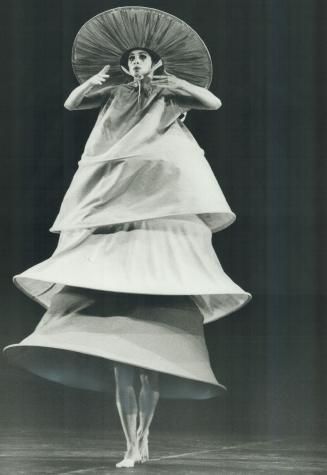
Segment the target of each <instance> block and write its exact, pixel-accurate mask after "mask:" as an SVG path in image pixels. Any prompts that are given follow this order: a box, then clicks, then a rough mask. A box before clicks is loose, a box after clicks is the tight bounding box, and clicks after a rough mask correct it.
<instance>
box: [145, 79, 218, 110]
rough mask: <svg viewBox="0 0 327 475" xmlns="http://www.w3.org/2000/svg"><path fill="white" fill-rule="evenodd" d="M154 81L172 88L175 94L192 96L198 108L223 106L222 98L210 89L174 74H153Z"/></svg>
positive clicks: (209, 108) (210, 108) (213, 108)
mask: <svg viewBox="0 0 327 475" xmlns="http://www.w3.org/2000/svg"><path fill="white" fill-rule="evenodd" d="M152 82H153V83H154V84H156V85H158V86H160V87H163V88H166V89H169V90H171V91H172V92H173V93H174V94H177V95H181V96H185V97H190V98H192V99H193V100H194V107H195V108H197V109H208V110H216V109H219V107H221V106H222V102H221V100H220V99H219V98H218V97H216V96H215V95H214V94H213V93H212V92H210V91H208V89H206V88H204V87H200V86H195V85H194V84H191V83H189V82H188V81H186V80H185V79H180V78H178V77H176V76H173V75H172V74H167V75H160V76H153V79H152Z"/></svg>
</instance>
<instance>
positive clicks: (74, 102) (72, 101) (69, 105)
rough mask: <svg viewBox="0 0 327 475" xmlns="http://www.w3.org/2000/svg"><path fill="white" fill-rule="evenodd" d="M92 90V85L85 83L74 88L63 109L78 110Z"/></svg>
mask: <svg viewBox="0 0 327 475" xmlns="http://www.w3.org/2000/svg"><path fill="white" fill-rule="evenodd" d="M93 89H94V85H93V84H90V83H89V82H88V81H85V82H84V83H83V84H81V85H80V86H78V87H76V88H75V89H74V90H73V91H72V92H71V93H70V94H69V96H68V98H67V99H66V101H65V104H64V107H65V108H66V109H68V110H74V109H76V108H78V106H80V105H81V103H82V102H83V99H84V98H85V97H87V95H88V94H89V93H90V92H91V91H92V90H93Z"/></svg>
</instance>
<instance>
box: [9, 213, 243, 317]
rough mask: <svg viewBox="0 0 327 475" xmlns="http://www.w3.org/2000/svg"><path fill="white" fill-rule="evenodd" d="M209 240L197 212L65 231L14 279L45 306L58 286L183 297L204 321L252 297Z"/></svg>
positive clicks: (226, 313) (209, 236)
mask: <svg viewBox="0 0 327 475" xmlns="http://www.w3.org/2000/svg"><path fill="white" fill-rule="evenodd" d="M211 237H212V233H211V231H210V229H209V227H208V226H207V225H206V224H205V223H204V222H203V221H202V220H201V219H200V218H199V217H197V216H196V215H184V216H176V217H172V216H170V217H165V218H156V219H151V220H140V221H135V222H129V223H124V224H121V225H117V224H116V225H110V226H106V227H102V228H97V229H84V230H76V231H66V232H62V233H61V235H60V239H59V243H58V247H57V249H56V251H55V252H54V254H53V255H52V256H51V257H50V258H49V259H47V260H45V261H43V262H41V263H40V264H37V265H35V266H34V267H31V268H30V269H28V270H26V271H25V272H23V273H21V274H19V275H16V276H15V277H14V282H15V284H16V285H17V286H18V287H19V288H20V289H21V290H23V291H24V292H25V293H26V294H27V295H29V296H30V297H31V298H33V299H35V300H36V301H38V302H39V303H40V304H42V305H43V306H45V307H49V304H50V302H51V298H52V296H53V295H54V294H56V293H57V292H58V291H59V290H60V289H61V288H62V287H63V286H64V285H69V286H75V287H82V288H89V289H97V290H104V291H110V292H125V293H136V294H156V295H190V296H192V299H193V301H194V303H195V304H196V305H197V307H198V308H199V310H200V312H201V313H202V315H203V318H204V323H208V322H211V321H213V320H216V319H218V318H221V317H223V316H225V315H228V314H230V313H231V312H234V311H235V310H237V309H239V308H240V307H242V306H243V305H244V304H246V303H247V302H249V301H250V299H251V298H252V295H251V294H250V293H249V292H246V291H245V290H243V289H242V288H241V287H239V286H238V285H237V284H236V283H235V282H233V280H232V279H231V278H230V277H229V276H228V275H227V274H226V273H225V272H224V270H223V268H222V266H221V264H220V262H219V260H218V258H217V256H216V254H215V252H214V249H213V247H212V244H211Z"/></svg>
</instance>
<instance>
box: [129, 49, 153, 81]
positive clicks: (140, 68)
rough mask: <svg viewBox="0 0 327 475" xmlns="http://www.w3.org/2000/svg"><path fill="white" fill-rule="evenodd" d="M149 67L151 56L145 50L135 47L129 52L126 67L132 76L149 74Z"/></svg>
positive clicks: (150, 65)
mask: <svg viewBox="0 0 327 475" xmlns="http://www.w3.org/2000/svg"><path fill="white" fill-rule="evenodd" d="M151 67H152V58H151V56H150V55H149V53H148V52H147V51H144V50H142V49H135V50H133V51H131V52H130V53H129V56H128V69H129V72H130V73H131V74H132V75H133V76H134V77H135V76H138V75H142V76H145V75H146V74H149V72H150V70H151Z"/></svg>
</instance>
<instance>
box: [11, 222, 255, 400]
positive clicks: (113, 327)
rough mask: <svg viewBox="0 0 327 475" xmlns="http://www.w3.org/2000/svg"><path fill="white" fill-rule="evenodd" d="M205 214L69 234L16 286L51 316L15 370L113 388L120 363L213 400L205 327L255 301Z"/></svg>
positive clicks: (179, 393)
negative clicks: (220, 253)
mask: <svg viewBox="0 0 327 475" xmlns="http://www.w3.org/2000/svg"><path fill="white" fill-rule="evenodd" d="M211 236H212V233H211V230H210V229H209V227H208V225H207V224H205V223H204V221H203V220H202V219H200V218H199V217H198V216H197V215H182V216H170V217H164V218H156V219H150V220H140V221H134V222H129V223H122V224H120V225H108V226H103V227H98V228H96V229H92V228H91V229H83V230H76V231H71V232H68V231H67V232H63V233H61V236H60V240H59V244H58V247H57V249H56V251H55V252H54V254H53V255H52V256H51V257H50V258H49V259H47V260H46V261H43V262H41V263H40V264H37V265H36V266H34V267H32V268H30V269H27V270H26V271H25V272H23V273H21V274H19V275H16V276H15V277H14V282H15V283H16V285H17V286H18V287H19V288H20V289H22V290H23V291H24V292H25V293H26V294H27V295H29V296H30V297H32V298H33V299H35V300H36V301H37V302H39V303H41V304H42V305H43V306H44V307H45V308H46V309H47V312H46V313H45V315H44V317H43V318H42V320H41V322H40V324H39V325H38V326H37V328H36V330H35V331H34V332H33V333H32V334H31V335H30V336H28V337H27V338H26V339H24V340H23V341H22V342H21V343H18V344H16V345H10V346H7V347H6V348H5V349H4V351H5V354H6V355H7V356H8V358H9V360H11V361H12V362H13V363H14V364H16V365H18V366H22V367H24V368H26V369H29V370H30V371H32V372H34V373H36V374H38V375H40V376H43V377H45V378H48V379H50V380H53V381H57V382H60V383H63V384H67V385H70V386H74V387H79V388H86V389H94V390H103V391H108V392H110V391H112V389H113V388H114V382H113V381H112V364H113V362H115V361H116V362H117V361H118V362H122V363H126V364H130V365H133V366H136V367H139V368H145V369H150V370H155V371H158V372H159V373H160V385H161V396H162V397H168V398H193V399H201V398H209V397H213V396H216V395H217V394H219V393H221V392H223V391H224V390H225V389H226V388H225V387H224V386H223V385H221V384H220V383H218V381H217V380H216V378H215V375H214V374H213V372H212V369H211V366H210V361H209V356H208V351H207V348H206V344H205V340H204V333H203V324H204V323H208V322H210V321H213V320H215V319H217V318H221V317H223V316H225V315H227V314H229V313H231V312H233V311H235V310H237V309H238V308H240V307H241V306H243V305H244V304H245V303H246V302H248V301H249V300H250V299H251V294H249V293H248V292H246V291H245V290H243V289H242V288H241V287H239V286H238V285H237V284H236V283H235V282H233V280H232V279H231V278H230V277H229V276H228V275H227V274H226V273H225V272H224V270H223V269H222V266H221V264H220V262H219V260H218V258H217V256H216V254H215V252H214V249H213V247H212V244H211Z"/></svg>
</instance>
